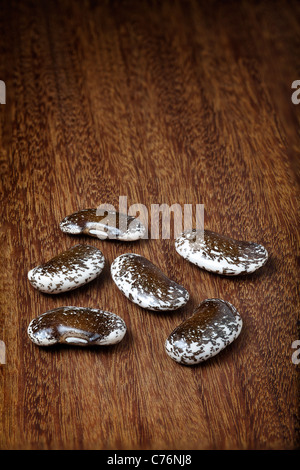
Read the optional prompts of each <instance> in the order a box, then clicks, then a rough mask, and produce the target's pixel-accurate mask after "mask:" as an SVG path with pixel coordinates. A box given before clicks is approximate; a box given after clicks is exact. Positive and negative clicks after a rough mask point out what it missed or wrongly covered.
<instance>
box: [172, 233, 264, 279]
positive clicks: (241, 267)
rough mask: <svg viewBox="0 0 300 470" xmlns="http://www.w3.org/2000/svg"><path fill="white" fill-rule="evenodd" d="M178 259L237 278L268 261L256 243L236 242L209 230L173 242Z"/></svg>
mask: <svg viewBox="0 0 300 470" xmlns="http://www.w3.org/2000/svg"><path fill="white" fill-rule="evenodd" d="M175 248H176V251H177V253H178V254H179V255H181V256H182V257H183V258H185V259H187V260H188V261H190V262H191V263H193V264H195V265H197V266H199V267H200V268H202V269H205V270H207V271H211V272H214V273H218V274H225V275H228V276H236V275H239V274H247V273H252V272H254V271H256V270H257V269H259V268H260V267H262V266H263V265H264V264H265V263H266V262H267V260H268V252H267V250H266V248H264V247H263V246H262V245H259V244H258V243H253V242H246V241H237V240H234V239H232V238H229V237H227V236H225V235H219V234H217V233H215V232H212V231H210V230H204V236H203V232H202V231H198V230H195V229H192V230H187V231H186V232H184V233H183V234H181V235H180V236H179V237H178V238H177V239H176V241H175Z"/></svg>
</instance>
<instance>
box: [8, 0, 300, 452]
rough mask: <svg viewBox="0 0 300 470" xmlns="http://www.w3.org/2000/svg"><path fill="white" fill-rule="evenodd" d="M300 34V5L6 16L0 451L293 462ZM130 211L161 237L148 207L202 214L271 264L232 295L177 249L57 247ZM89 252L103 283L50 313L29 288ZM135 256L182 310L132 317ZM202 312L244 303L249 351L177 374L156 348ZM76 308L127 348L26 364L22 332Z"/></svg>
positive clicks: (229, 351) (158, 243)
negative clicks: (85, 220) (179, 300)
mask: <svg viewBox="0 0 300 470" xmlns="http://www.w3.org/2000/svg"><path fill="white" fill-rule="evenodd" d="M299 22H300V4H299V2H297V1H291V2H283V1H280V0H278V1H274V2H268V1H265V2H263V1H262V2H258V1H257V2H255V1H253V2H247V1H241V2H238V1H236V2H235V1H228V2H227V1H226V2H214V1H212V2H210V1H207V2H200V1H196V0H191V1H179V0H177V1H176V0H175V1H171V0H166V1H162V2H158V1H154V0H153V1H150V0H149V1H143V0H141V1H129V0H128V1H125V0H124V1H99V2H97V1H94V0H90V1H87V0H86V1H82V2H74V1H58V0H54V1H51V2H50V1H49V2H42V1H23V2H19V1H16V0H14V1H2V2H1V8H0V31H1V36H0V79H1V80H3V81H4V82H5V84H6V104H5V105H0V163H1V166H0V169H1V192H0V203H1V204H0V207H1V235H0V236H1V247H2V249H1V290H0V292H1V297H0V301H1V309H0V340H1V341H2V342H3V343H1V344H2V351H1V355H0V358H2V360H1V362H4V359H5V362H6V363H5V364H2V365H0V412H1V415H0V420H1V425H0V448H1V449H175V450H176V449H295V448H296V447H298V446H299V406H298V405H299V377H298V374H299V365H297V364H295V363H294V362H295V361H294V362H293V360H292V357H294V358H295V357H296V359H298V360H299V353H298V355H297V351H296V349H294V348H293V346H292V345H293V344H294V342H295V341H297V340H299V339H300V338H299V330H297V321H298V322H299V289H298V287H299V284H298V279H299V268H298V265H297V254H298V253H299V156H300V155H299V153H300V151H299V121H300V119H299V116H300V104H299V105H295V104H293V102H292V100H291V96H292V93H293V90H292V89H291V84H292V82H293V81H294V80H297V79H298V80H300V63H299V44H300V38H299ZM299 97H300V96H299ZM119 196H127V198H128V199H127V202H128V207H129V206H131V205H132V204H137V203H141V204H144V205H145V206H146V208H147V209H148V211H149V224H150V221H151V217H150V216H151V205H152V204H163V203H165V204H168V205H170V206H171V205H172V204H179V205H180V206H181V207H182V208H183V207H184V204H192V207H193V208H195V205H196V204H204V205H205V206H204V207H205V227H206V228H207V229H210V230H213V231H215V232H219V233H222V234H226V235H228V236H231V237H234V238H236V239H238V240H248V241H253V242H257V243H261V244H263V245H264V246H265V247H266V248H267V250H268V252H269V254H270V259H269V261H268V263H267V264H266V265H265V266H264V267H263V268H261V269H260V270H258V271H257V272H255V273H253V274H250V275H248V276H237V277H231V278H228V277H226V276H220V275H216V274H212V273H209V272H205V271H203V270H200V269H199V268H197V267H196V266H194V265H191V264H190V263H189V262H188V261H186V260H184V259H183V258H182V257H180V256H179V255H178V254H177V253H176V251H175V247H174V238H172V237H171V239H162V238H161V237H160V238H159V239H149V240H141V241H135V242H130V243H125V242H124V243H122V242H119V241H111V242H108V241H100V240H97V239H95V238H89V237H87V236H83V237H76V236H69V235H67V234H64V233H62V232H61V231H60V229H59V222H60V221H61V220H62V219H63V218H64V217H65V216H67V215H69V214H72V213H73V212H75V211H78V210H81V209H86V208H94V207H97V206H98V205H99V204H101V203H109V204H112V205H114V206H115V207H116V208H118V204H119ZM171 236H173V233H172V230H171ZM77 243H87V244H90V245H92V246H95V247H98V248H100V249H101V251H102V252H103V254H104V255H105V257H106V261H107V262H106V267H105V268H104V271H103V273H102V275H101V276H100V277H99V278H98V279H97V280H94V281H92V282H91V283H89V284H88V285H87V286H85V287H82V288H80V289H78V290H75V291H71V292H69V293H66V294H60V295H56V296H54V295H53V296H50V295H46V294H42V293H40V292H38V291H37V290H35V289H33V288H32V287H31V286H30V284H29V282H28V280H27V272H28V271H29V270H30V269H32V268H33V267H34V266H36V265H38V264H41V263H42V262H45V261H47V260H49V259H50V258H52V257H53V256H55V255H56V254H58V253H60V252H62V251H64V250H66V249H68V248H70V247H71V246H73V245H75V244H77ZM126 252H133V253H140V254H141V255H143V256H145V257H146V258H148V259H150V260H151V261H152V262H153V263H155V264H156V265H157V266H159V267H160V269H161V270H162V271H163V272H164V273H165V274H166V275H167V276H168V277H169V278H170V279H173V280H175V281H176V282H178V283H179V284H181V285H183V286H184V287H186V289H188V291H189V293H190V297H191V298H190V301H189V303H188V304H187V305H186V306H185V307H184V308H181V309H180V310H178V311H175V312H167V313H166V312H165V313H158V312H149V311H146V310H143V309H141V308H140V307H139V306H137V305H135V304H133V303H132V302H130V301H129V300H128V299H127V298H126V297H125V296H124V295H123V294H122V293H121V292H120V291H119V290H118V288H117V287H116V285H115V284H114V283H113V281H112V279H111V276H110V270H109V268H110V264H111V263H112V262H113V260H114V259H115V258H116V257H117V256H119V255H120V254H122V253H126ZM206 298H221V299H224V300H226V301H229V302H230V303H232V304H233V305H234V306H235V307H236V308H237V310H238V311H239V313H240V315H241V316H242V318H243V323H244V326H243V329H242V332H241V334H240V336H239V337H238V338H237V339H236V341H234V342H233V343H232V344H231V345H230V346H229V347H228V348H226V349H225V350H224V351H223V352H221V353H220V354H219V355H217V356H215V357H214V358H212V359H211V360H209V361H207V362H205V363H203V364H200V365H199V366H195V367H187V366H181V365H179V364H177V363H175V362H174V361H172V360H171V359H170V358H169V357H168V356H167V354H166V352H165V350H164V342H165V340H166V338H167V337H168V335H169V334H170V333H171V331H172V330H173V329H174V328H175V327H176V326H177V325H178V324H179V323H181V322H182V321H183V320H184V319H185V318H187V317H188V316H190V315H191V313H192V312H193V310H194V309H195V307H196V306H197V305H198V304H200V302H202V301H203V300H204V299H206ZM65 305H74V306H82V307H91V308H99V309H103V310H108V311H112V312H114V313H116V314H118V315H120V316H121V317H122V318H123V319H124V320H125V322H126V324H127V327H128V333H127V335H126V337H125V338H124V340H123V341H122V342H121V343H119V344H117V345H115V346H113V347H107V348H104V347H103V348H100V347H99V348H97V347H93V348H79V347H67V346H66V347H54V348H52V349H46V348H40V347H38V346H36V345H34V344H33V343H32V342H31V341H30V340H29V338H28V336H27V331H26V330H27V327H28V324H29V322H30V321H31V320H32V319H33V318H34V317H36V316H37V315H38V314H41V313H43V312H46V311H47V310H50V309H54V308H57V307H60V306H65ZM298 325H299V323H298ZM3 345H4V346H5V351H4V352H5V355H4V354H3V348H4V346H3ZM298 349H299V346H298ZM293 353H294V356H293ZM3 358H4V359H3Z"/></svg>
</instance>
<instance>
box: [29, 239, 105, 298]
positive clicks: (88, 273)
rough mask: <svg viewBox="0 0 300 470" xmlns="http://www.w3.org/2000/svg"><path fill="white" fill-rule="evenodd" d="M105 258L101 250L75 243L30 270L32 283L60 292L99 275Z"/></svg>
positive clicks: (71, 288)
mask: <svg viewBox="0 0 300 470" xmlns="http://www.w3.org/2000/svg"><path fill="white" fill-rule="evenodd" d="M104 264H105V258H104V255H103V253H102V251H101V250H99V249H98V248H95V247H93V246H89V245H75V246H73V247H72V248H70V249H69V250H67V251H64V252H63V253H60V254H59V255H57V256H55V257H54V258H52V259H51V260H50V261H48V262H46V263H44V264H42V265H40V266H37V267H35V268H33V269H31V270H30V271H29V272H28V280H29V282H30V284H31V285H32V286H33V287H34V288H36V289H38V290H39V291H41V292H45V293H47V294H60V293H62V292H66V291H70V290H73V289H76V288H77V287H80V286H82V285H85V284H87V283H88V282H90V281H92V280H93V279H95V278H96V277H97V276H99V275H100V274H101V272H102V270H103V268H104Z"/></svg>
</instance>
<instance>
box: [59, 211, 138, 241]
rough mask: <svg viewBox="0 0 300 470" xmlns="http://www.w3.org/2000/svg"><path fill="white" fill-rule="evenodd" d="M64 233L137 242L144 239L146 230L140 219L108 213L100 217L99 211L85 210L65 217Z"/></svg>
mask: <svg viewBox="0 0 300 470" xmlns="http://www.w3.org/2000/svg"><path fill="white" fill-rule="evenodd" d="M59 226H60V229H61V231H62V232H64V233H68V234H70V235H80V234H81V235H89V236H91V237H95V238H99V239H100V240H120V241H126V242H129V241H135V240H139V239H141V238H143V237H144V236H145V234H146V228H145V226H144V225H143V224H142V223H141V221H140V220H139V219H138V218H135V217H131V216H128V215H126V214H121V213H119V212H114V211H107V212H106V213H105V214H104V215H98V214H97V209H83V210H81V211H78V212H75V213H74V214H71V215H68V216H67V217H65V218H64V219H63V220H62V221H61V222H60V224H59Z"/></svg>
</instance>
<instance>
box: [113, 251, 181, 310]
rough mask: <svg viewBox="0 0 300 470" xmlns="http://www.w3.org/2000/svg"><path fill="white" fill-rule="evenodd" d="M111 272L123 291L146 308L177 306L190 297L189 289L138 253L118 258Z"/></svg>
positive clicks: (162, 308) (156, 308) (155, 308)
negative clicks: (171, 278)
mask: <svg viewBox="0 0 300 470" xmlns="http://www.w3.org/2000/svg"><path fill="white" fill-rule="evenodd" d="M111 275H112V278H113V280H114V282H115V283H116V285H117V287H118V288H119V289H120V290H121V292H123V294H124V295H125V296H126V297H127V298H128V299H129V300H131V301H132V302H134V303H136V304H138V305H139V306H140V307H142V308H145V309H149V310H157V311H164V310H175V309H178V308H180V307H182V306H183V305H185V304H186V303H187V301H188V300H189V293H188V291H187V290H186V289H185V288H184V287H183V286H181V285H179V284H177V283H176V282H175V281H172V280H170V279H169V278H168V277H167V276H166V275H165V274H164V273H163V272H162V271H161V270H160V269H159V268H158V267H157V266H155V265H154V264H153V263H152V262H151V261H149V260H148V259H146V258H144V257H143V256H141V255H138V254H134V253H126V254H123V255H121V256H119V257H118V258H116V259H115V260H114V262H113V263H112V265H111Z"/></svg>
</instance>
